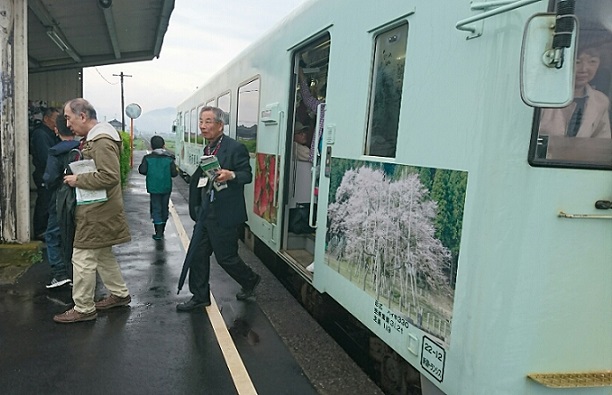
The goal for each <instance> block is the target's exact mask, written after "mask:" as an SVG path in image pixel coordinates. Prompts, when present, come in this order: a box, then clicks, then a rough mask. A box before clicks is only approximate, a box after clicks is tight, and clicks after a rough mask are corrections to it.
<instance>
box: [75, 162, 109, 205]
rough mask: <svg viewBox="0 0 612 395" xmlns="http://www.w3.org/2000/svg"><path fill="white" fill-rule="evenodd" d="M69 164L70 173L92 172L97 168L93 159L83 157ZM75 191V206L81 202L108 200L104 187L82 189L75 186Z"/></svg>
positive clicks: (81, 203)
mask: <svg viewBox="0 0 612 395" xmlns="http://www.w3.org/2000/svg"><path fill="white" fill-rule="evenodd" d="M69 166H70V170H71V171H72V174H77V175H78V174H83V173H93V172H95V171H97V170H98V169H97V168H96V164H95V163H94V161H93V159H84V160H77V161H75V162H70V163H69ZM75 192H76V201H77V203H76V204H77V206H80V205H83V204H92V203H98V202H105V201H107V200H108V197H107V196H106V189H83V188H79V187H77V188H76V189H75Z"/></svg>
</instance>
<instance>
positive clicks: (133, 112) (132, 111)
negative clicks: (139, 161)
mask: <svg viewBox="0 0 612 395" xmlns="http://www.w3.org/2000/svg"><path fill="white" fill-rule="evenodd" d="M125 114H126V115H127V116H128V117H130V167H134V119H136V118H138V117H139V116H140V114H142V108H140V106H139V105H138V104H136V103H131V104H128V106H127V107H126V108H125Z"/></svg>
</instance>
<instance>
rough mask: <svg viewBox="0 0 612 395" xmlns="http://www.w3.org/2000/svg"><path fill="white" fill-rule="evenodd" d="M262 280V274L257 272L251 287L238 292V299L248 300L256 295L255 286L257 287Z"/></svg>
mask: <svg viewBox="0 0 612 395" xmlns="http://www.w3.org/2000/svg"><path fill="white" fill-rule="evenodd" d="M260 281H261V276H260V275H259V274H255V279H254V280H253V283H252V285H251V286H250V287H249V288H242V290H241V291H240V292H238V293H237V294H236V299H238V300H246V299H248V298H250V297H251V296H255V288H257V286H258V285H259V282H260Z"/></svg>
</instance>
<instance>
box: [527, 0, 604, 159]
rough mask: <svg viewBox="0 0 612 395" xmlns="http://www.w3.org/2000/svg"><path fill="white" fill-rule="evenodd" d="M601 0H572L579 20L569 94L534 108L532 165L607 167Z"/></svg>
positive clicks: (602, 3)
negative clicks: (560, 102)
mask: <svg viewBox="0 0 612 395" xmlns="http://www.w3.org/2000/svg"><path fill="white" fill-rule="evenodd" d="M606 7H608V5H607V2H604V1H581V2H576V10H575V13H576V16H577V17H578V20H579V28H580V31H579V32H578V43H577V46H578V48H577V51H576V66H575V75H574V100H573V102H572V103H570V104H569V105H568V106H567V107H564V108H540V109H538V110H537V111H536V114H535V119H534V123H533V125H534V126H533V132H532V139H531V147H530V153H529V161H530V163H531V164H532V165H536V166H556V167H577V168H607V169H612V131H611V128H610V124H611V123H612V117H611V113H610V99H609V98H610V97H611V94H612V82H611V78H612V26H609V24H608V25H606V23H603V22H604V21H603V20H602V19H600V18H599V16H600V15H607V13H606Z"/></svg>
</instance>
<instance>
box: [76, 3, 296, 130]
mask: <svg viewBox="0 0 612 395" xmlns="http://www.w3.org/2000/svg"><path fill="white" fill-rule="evenodd" d="M306 1H307V0H257V1H253V0H227V1H223V2H216V3H215V4H214V6H213V5H212V3H210V2H206V1H202V0H176V2H175V6H174V10H173V11H172V16H171V18H170V26H169V27H168V31H167V32H166V35H165V37H164V42H163V45H162V49H161V54H160V56H159V59H157V58H156V59H153V60H151V61H147V62H136V63H124V64H118V65H109V66H100V67H90V68H87V69H85V70H84V71H83V73H84V76H83V91H84V92H83V96H84V97H85V98H86V99H87V100H89V101H90V102H91V103H92V104H93V105H94V107H95V108H96V110H97V112H98V119H99V120H102V121H104V120H107V121H110V120H111V119H113V118H116V119H118V120H121V84H120V78H119V77H117V76H113V74H120V73H121V72H123V73H124V74H127V75H131V76H132V77H125V78H124V85H123V89H124V100H125V105H126V106H127V105H128V104H130V103H137V104H138V105H140V107H141V108H142V111H143V113H145V112H148V111H152V110H156V109H160V108H166V107H176V106H177V105H178V104H179V103H180V102H182V101H183V100H184V99H186V98H187V96H189V95H190V94H191V93H192V92H194V91H195V90H196V88H197V87H198V86H200V85H202V84H203V83H204V82H206V81H207V80H208V79H209V78H210V77H211V75H212V74H214V73H215V72H217V71H218V70H219V69H220V68H221V67H223V66H224V65H225V64H227V63H228V62H229V61H230V60H231V59H233V58H234V57H235V56H236V55H238V54H239V53H240V52H241V51H242V50H243V49H244V48H246V47H247V46H248V45H249V44H251V43H252V42H253V41H255V40H256V39H257V38H259V37H261V36H262V35H263V34H264V33H265V32H267V31H268V30H270V29H271V28H272V27H273V26H274V25H276V23H277V22H279V21H280V20H282V19H283V18H284V17H285V16H287V15H288V14H289V13H290V12H291V11H293V10H294V9H295V8H297V7H298V6H299V5H301V4H302V3H304V2H306ZM128 119H129V118H127V116H126V123H128ZM128 124H129V123H128Z"/></svg>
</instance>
